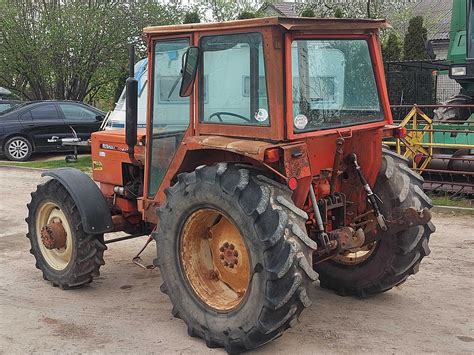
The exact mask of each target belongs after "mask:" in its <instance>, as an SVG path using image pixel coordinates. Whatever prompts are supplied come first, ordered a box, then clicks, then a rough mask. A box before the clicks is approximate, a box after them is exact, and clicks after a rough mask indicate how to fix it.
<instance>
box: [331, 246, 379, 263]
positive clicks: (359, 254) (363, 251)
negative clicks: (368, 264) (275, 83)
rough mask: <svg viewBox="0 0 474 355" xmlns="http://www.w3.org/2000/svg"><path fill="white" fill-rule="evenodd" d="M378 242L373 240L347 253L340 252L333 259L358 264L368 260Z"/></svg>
mask: <svg viewBox="0 0 474 355" xmlns="http://www.w3.org/2000/svg"><path fill="white" fill-rule="evenodd" d="M376 244H377V242H373V243H370V244H367V245H364V246H363V247H361V248H359V249H357V250H354V251H349V252H347V253H343V254H338V255H336V256H335V257H334V258H333V259H332V260H334V261H336V262H338V263H339V264H344V265H357V264H361V263H363V262H364V261H366V260H367V259H368V258H369V257H370V256H371V255H372V254H373V253H374V251H375V249H376V246H377V245H376Z"/></svg>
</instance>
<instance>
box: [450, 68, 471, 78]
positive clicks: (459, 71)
mask: <svg viewBox="0 0 474 355" xmlns="http://www.w3.org/2000/svg"><path fill="white" fill-rule="evenodd" d="M466 74H467V71H466V67H452V68H451V76H465V75H466Z"/></svg>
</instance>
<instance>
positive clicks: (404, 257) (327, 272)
mask: <svg viewBox="0 0 474 355" xmlns="http://www.w3.org/2000/svg"><path fill="white" fill-rule="evenodd" d="M422 186H423V179H422V178H421V176H419V175H418V174H416V173H414V172H413V171H411V170H410V169H409V168H408V164H407V161H406V160H405V159H404V158H402V157H401V156H399V155H397V154H395V153H393V152H391V151H390V150H387V149H385V148H384V149H383V156H382V165H381V169H380V172H379V175H378V178H377V182H376V183H375V186H374V189H373V190H374V193H375V194H377V196H379V197H380V200H381V201H383V204H381V205H380V208H381V210H382V213H383V214H384V216H387V217H388V218H390V216H391V215H392V213H393V212H394V211H396V210H400V209H404V208H407V207H415V208H417V209H423V208H425V207H427V208H431V207H432V205H431V201H430V199H429V198H428V196H426V194H425V193H424V192H423V190H422ZM434 231H435V228H434V226H433V224H432V223H431V222H429V223H428V224H427V225H420V226H414V227H410V228H408V229H406V230H404V231H401V232H399V233H397V234H392V233H390V230H389V231H387V232H385V233H383V234H382V236H381V239H380V240H378V241H377V242H374V243H371V244H370V245H367V246H365V247H363V248H361V250H359V251H355V252H348V253H345V254H340V255H338V256H336V257H335V258H334V259H332V260H329V261H326V262H323V263H321V264H318V265H316V270H317V272H318V273H319V279H320V284H321V287H324V288H329V289H332V290H334V291H336V292H337V293H338V294H340V295H343V296H345V295H355V296H359V297H365V296H370V295H373V294H377V293H381V292H384V291H387V290H390V289H391V288H392V287H394V286H397V285H400V284H401V283H403V282H404V281H405V280H406V279H407V278H408V277H409V276H410V275H413V274H415V273H416V272H417V271H418V268H419V265H420V262H421V260H422V259H423V258H424V257H425V256H427V255H428V254H429V253H430V249H429V247H428V241H429V238H430V234H431V233H433V232H434Z"/></svg>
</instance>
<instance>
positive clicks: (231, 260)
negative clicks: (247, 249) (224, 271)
mask: <svg viewBox="0 0 474 355" xmlns="http://www.w3.org/2000/svg"><path fill="white" fill-rule="evenodd" d="M219 251H220V252H221V253H220V255H219V257H220V259H221V260H222V263H223V264H224V266H225V267H229V268H231V269H233V268H234V266H235V265H237V264H238V262H239V258H238V257H239V252H238V251H237V250H235V245H234V244H232V243H230V244H229V243H228V242H225V243H224V244H222V246H221V247H220V248H219Z"/></svg>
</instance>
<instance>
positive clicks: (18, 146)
mask: <svg viewBox="0 0 474 355" xmlns="http://www.w3.org/2000/svg"><path fill="white" fill-rule="evenodd" d="M4 153H5V156H6V157H7V158H8V160H13V161H25V160H28V158H29V157H30V156H31V153H33V146H32V145H31V143H30V141H29V140H28V139H26V138H25V137H20V136H18V137H12V138H10V139H8V140H7V142H6V143H5V147H4Z"/></svg>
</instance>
